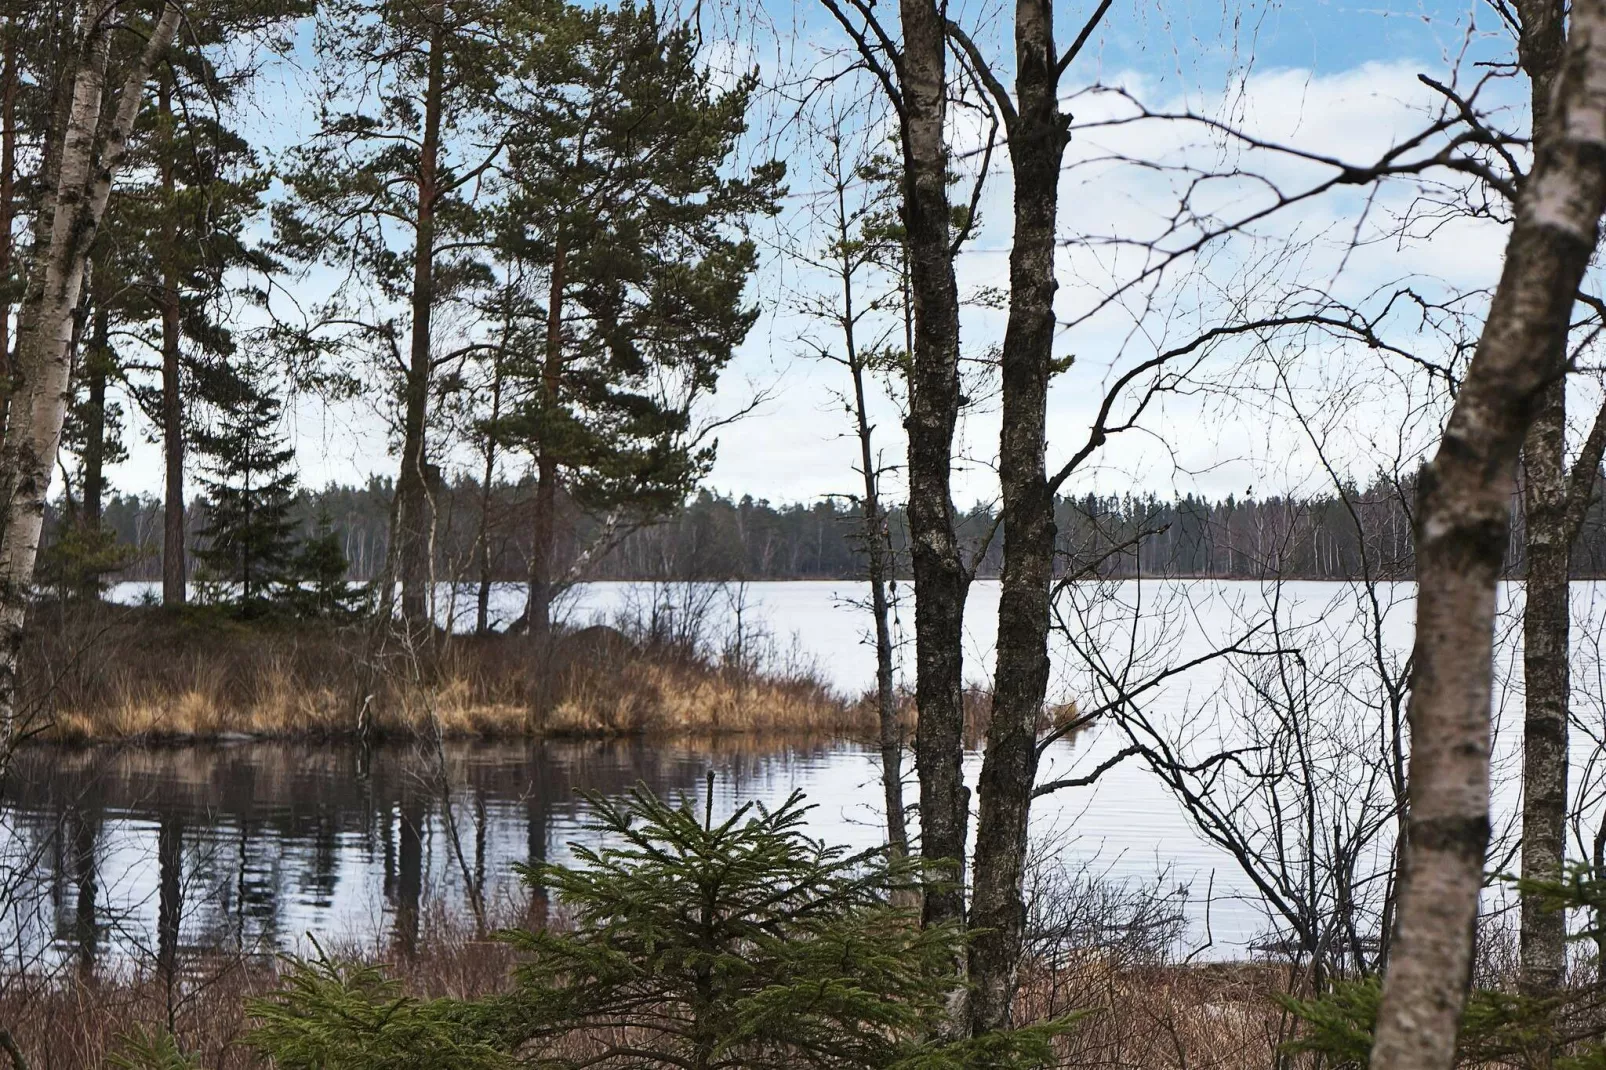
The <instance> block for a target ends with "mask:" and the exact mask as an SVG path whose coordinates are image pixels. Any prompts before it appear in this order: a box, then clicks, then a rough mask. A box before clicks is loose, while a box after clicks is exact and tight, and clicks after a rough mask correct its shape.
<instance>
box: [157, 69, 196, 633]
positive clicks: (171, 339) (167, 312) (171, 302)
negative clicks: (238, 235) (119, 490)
mask: <svg viewBox="0 0 1606 1070" xmlns="http://www.w3.org/2000/svg"><path fill="white" fill-rule="evenodd" d="M156 107H157V121H158V122H159V123H160V124H161V125H160V129H161V130H162V132H163V133H162V137H163V140H164V145H165V149H164V151H163V153H162V195H163V203H164V204H166V205H167V206H168V210H167V211H166V212H165V213H164V221H163V223H162V252H161V258H162V279H161V287H162V290H161V297H160V304H161V310H162V458H163V462H164V464H165V493H164V495H163V499H162V502H163V508H162V604H163V605H166V606H176V605H182V604H183V603H184V602H185V601H187V600H188V593H187V582H188V579H189V571H188V569H187V568H186V566H185V561H184V394H183V378H182V375H181V369H180V360H181V355H180V352H179V345H180V341H181V334H180V332H181V326H180V321H179V313H180V308H179V292H178V272H177V268H176V265H175V264H174V263H173V257H174V255H175V254H174V248H173V246H174V244H175V243H176V242H177V240H178V235H177V230H176V226H175V223H174V200H175V197H174V178H173V151H174V150H173V144H172V129H173V80H172V73H171V72H169V71H164V72H163V73H162V77H161V86H160V89H159V90H158V93H157V98H156Z"/></svg>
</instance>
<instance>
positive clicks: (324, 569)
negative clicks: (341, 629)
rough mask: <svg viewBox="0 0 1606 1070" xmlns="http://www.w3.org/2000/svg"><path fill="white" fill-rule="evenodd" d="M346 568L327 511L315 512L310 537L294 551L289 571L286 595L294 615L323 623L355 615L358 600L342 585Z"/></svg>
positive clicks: (339, 543)
mask: <svg viewBox="0 0 1606 1070" xmlns="http://www.w3.org/2000/svg"><path fill="white" fill-rule="evenodd" d="M350 568H351V562H349V561H348V560H347V559H346V551H345V548H344V547H343V546H342V545H341V540H340V533H339V532H337V531H336V530H335V523H334V519H333V518H332V517H330V515H329V511H328V510H327V509H321V510H319V512H318V517H317V520H316V521H314V524H313V530H312V534H311V535H310V536H308V537H307V538H306V539H304V540H302V543H301V546H300V548H299V549H297V550H296V555H295V561H294V562H293V567H292V570H291V583H290V586H289V588H288V590H287V595H288V597H289V598H290V600H291V602H292V604H293V605H294V606H295V609H296V612H297V613H298V614H300V615H301V616H305V617H323V618H326V619H331V618H339V617H346V616H350V615H351V614H352V613H354V612H356V609H357V602H358V597H359V596H358V594H357V592H355V591H353V590H352V585H351V584H350V583H348V582H347V581H346V573H347V572H348V571H349V570H350Z"/></svg>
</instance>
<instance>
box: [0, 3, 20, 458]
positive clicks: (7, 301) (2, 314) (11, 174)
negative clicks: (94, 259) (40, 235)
mask: <svg viewBox="0 0 1606 1070" xmlns="http://www.w3.org/2000/svg"><path fill="white" fill-rule="evenodd" d="M0 32H4V34H5V40H4V42H3V44H0V48H3V49H4V53H3V55H0V286H3V285H5V284H6V283H7V281H8V280H9V279H10V278H11V261H12V247H13V244H14V240H15V239H14V238H13V236H12V233H11V228H12V226H13V225H14V224H15V223H16V218H17V204H16V197H17V193H16V188H17V82H18V74H17V24H16V17H15V16H14V15H13V16H11V17H9V18H7V19H6V24H5V27H4V30H3V31H0ZM11 298H12V295H11V294H10V293H5V294H3V295H0V437H3V436H4V434H5V413H6V402H7V400H8V399H9V398H10V396H11V303H12V302H11Z"/></svg>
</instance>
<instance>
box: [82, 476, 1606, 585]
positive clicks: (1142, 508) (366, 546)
mask: <svg viewBox="0 0 1606 1070" xmlns="http://www.w3.org/2000/svg"><path fill="white" fill-rule="evenodd" d="M530 494H531V488H530V487H529V486H528V485H524V484H509V485H497V486H495V487H494V488H493V490H492V493H491V495H490V496H489V498H488V499H487V497H486V495H484V494H483V493H482V492H481V490H480V487H479V485H478V484H476V483H474V482H472V481H469V480H465V481H462V482H458V483H456V484H454V485H451V486H448V487H444V488H442V493H440V494H439V495H438V496H437V501H439V502H440V508H441V516H440V535H439V537H438V540H437V555H436V556H437V560H436V575H437V576H438V577H439V578H440V579H442V580H457V581H461V582H467V581H475V580H478V579H480V578H481V567H480V563H479V560H478V555H477V554H476V553H475V544H476V539H477V537H478V532H479V531H480V524H481V514H482V510H483V512H484V515H485V518H486V521H485V529H486V531H487V542H488V544H489V550H490V552H489V554H488V558H489V563H490V572H491V578H492V579H493V580H496V581H522V580H524V579H526V578H527V574H528V561H529V552H530V550H529V548H530V536H529V531H528V528H529V525H528V522H527V517H528V515H529V508H530V507H529V502H530ZM391 498H392V487H391V483H390V481H388V480H380V479H376V480H374V481H372V482H370V483H369V484H368V486H366V487H345V486H331V487H328V488H325V489H323V490H321V491H307V490H302V491H300V492H299V493H298V495H297V499H296V505H295V509H294V515H295V516H296V517H297V518H298V522H299V523H300V524H301V525H302V527H303V528H304V529H305V530H307V531H311V530H312V529H313V527H314V526H315V525H316V523H317V522H318V519H319V518H320V517H327V519H328V520H329V522H330V523H331V524H332V526H333V528H334V530H335V531H336V532H337V533H338V535H339V537H340V540H341V543H342V545H343V546H344V548H345V552H346V556H347V559H348V560H349V561H350V563H351V578H352V579H354V580H368V579H371V578H372V577H373V576H374V575H375V573H376V572H377V571H378V569H379V568H380V566H381V565H382V564H383V562H384V559H385V554H386V551H387V542H388V531H389V516H390V508H391ZM1409 502H1410V495H1409V491H1408V489H1399V488H1396V487H1393V486H1391V485H1388V484H1379V485H1376V486H1373V487H1369V488H1367V489H1365V490H1352V491H1348V492H1346V493H1345V494H1344V495H1342V496H1340V495H1338V494H1331V495H1326V496H1318V497H1310V498H1299V499H1296V498H1285V497H1268V498H1235V497H1232V496H1228V497H1227V498H1224V499H1221V500H1217V501H1210V500H1207V499H1204V498H1199V497H1194V496H1192V495H1187V496H1184V497H1181V498H1171V499H1165V498H1160V497H1158V496H1155V495H1152V494H1150V495H1145V496H1134V495H1124V496H1120V497H1116V496H1096V495H1089V496H1086V497H1082V498H1074V499H1072V498H1065V499H1061V500H1060V501H1059V502H1058V504H1057V507H1056V519H1057V523H1058V528H1059V544H1060V549H1061V564H1060V571H1061V574H1062V575H1063V574H1067V573H1072V572H1075V573H1077V574H1086V575H1089V576H1104V577H1123V576H1133V575H1151V576H1160V575H1169V576H1215V577H1227V578H1236V579H1258V578H1266V577H1282V578H1285V579H1321V580H1337V579H1355V578H1360V577H1362V576H1365V575H1367V574H1370V575H1372V576H1374V577H1378V578H1388V579H1401V578H1408V577H1409V576H1410V575H1411V570H1412V558H1411V538H1410V521H1409V513H1408V510H1409ZM562 511H563V513H564V522H563V523H562V524H561V525H560V529H561V538H562V540H563V542H564V543H566V550H567V558H568V560H570V561H579V560H582V558H583V559H584V561H585V563H584V565H583V566H578V567H576V568H575V569H574V576H575V578H579V579H592V580H730V579H749V580H818V579H855V578H858V577H860V576H862V575H863V569H864V552H863V526H862V521H861V519H860V513H859V510H858V507H857V505H856V504H854V503H852V502H850V501H847V500H839V499H823V500H821V501H817V502H814V503H812V504H800V503H793V504H774V503H771V502H768V501H765V500H762V499H754V498H752V497H751V496H744V497H742V498H739V499H738V498H730V497H725V496H722V495H719V494H716V493H712V492H709V491H702V492H700V493H698V494H697V495H696V496H695V497H694V498H692V499H691V500H690V501H689V502H687V503H686V504H685V505H684V506H683V507H682V508H681V509H680V510H679V511H678V512H676V513H675V514H674V515H673V516H671V517H670V518H669V519H667V520H663V521H661V522H658V523H653V524H649V525H644V526H638V527H635V528H632V529H629V530H618V529H615V530H613V531H612V533H611V534H608V533H607V532H606V530H605V528H604V525H603V523H602V522H601V521H599V520H597V519H595V518H592V517H586V516H582V515H579V514H577V513H576V511H575V510H574V509H573V508H572V507H569V506H565V507H564V508H563V510H562ZM1514 512H1515V514H1516V515H1515V516H1514V521H1515V522H1514V524H1513V528H1512V532H1511V541H1510V550H1509V552H1508V555H1507V568H1508V573H1510V574H1520V573H1521V571H1522V567H1523V565H1522V560H1521V547H1522V539H1523V534H1522V531H1523V525H1522V517H1521V510H1520V508H1518V509H1516V510H1514ZM185 519H186V526H187V527H188V528H189V529H190V531H191V538H192V539H194V540H196V541H204V540H203V539H202V537H201V536H200V534H199V533H200V532H201V531H202V529H204V527H205V525H206V503H205V501H204V500H201V501H199V502H197V503H195V504H194V505H193V506H192V507H191V509H190V510H189V512H188V514H187V515H186V518H185ZM162 520H163V518H162V506H161V502H160V500H158V499H156V498H154V497H140V496H129V495H121V496H116V497H113V498H111V499H109V500H108V502H107V505H106V509H105V524H106V526H107V528H109V529H110V530H112V531H113V532H115V534H116V537H117V540H118V542H119V543H121V544H123V545H125V546H127V547H130V548H132V550H133V558H132V564H131V565H130V566H129V567H128V568H127V569H125V570H123V571H122V572H120V573H118V574H117V575H116V576H114V577H111V578H113V579H126V580H156V579H159V578H160V576H161V560H160V557H161V553H160V551H161V536H162ZM53 526H54V525H52V527H53ZM959 530H960V531H961V533H962V535H963V536H964V538H965V541H966V545H967V547H968V551H969V553H970V554H971V555H972V558H971V559H972V560H973V561H974V560H976V558H977V555H980V560H979V562H978V563H977V565H976V574H977V575H978V576H980V577H984V578H990V577H996V576H997V575H998V571H999V567H1000V564H1001V560H1002V552H1001V547H1000V538H1001V533H1000V532H999V531H997V530H996V523H995V514H994V513H993V511H992V510H991V509H989V508H987V507H985V506H978V507H975V508H972V509H970V510H968V511H966V512H963V513H962V514H961V516H960V518H959ZM1360 532H1364V533H1365V537H1364V538H1362V537H1361V535H1360V534H1359V533H1360ZM887 534H888V537H889V539H890V540H891V543H892V545H893V548H894V549H895V551H896V552H897V554H898V556H899V560H900V562H901V563H902V567H901V568H900V571H901V572H906V571H907V544H908V538H907V531H906V527H905V524H904V514H903V510H902V508H901V507H899V508H894V509H892V510H891V511H890V513H889V516H888V532H887ZM989 534H990V535H991V538H990V540H989ZM984 543H985V544H986V551H985V553H982V552H981V550H982V546H983V544H984ZM1573 568H1574V573H1575V575H1578V576H1606V506H1603V505H1602V501H1601V495H1599V494H1597V495H1596V500H1595V503H1594V505H1593V506H1592V507H1591V510H1590V513H1589V518H1588V520H1587V521H1586V523H1585V525H1584V528H1583V532H1582V534H1581V536H1580V539H1579V546H1578V548H1577V550H1576V552H1575V553H1574V557H1573Z"/></svg>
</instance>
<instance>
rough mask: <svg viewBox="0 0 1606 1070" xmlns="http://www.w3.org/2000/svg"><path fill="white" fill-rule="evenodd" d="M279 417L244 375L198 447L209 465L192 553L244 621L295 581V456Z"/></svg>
mask: <svg viewBox="0 0 1606 1070" xmlns="http://www.w3.org/2000/svg"><path fill="white" fill-rule="evenodd" d="M279 410H280V405H279V400H278V398H276V397H274V396H273V394H272V393H271V391H270V390H269V389H268V388H267V387H266V385H265V384H264V382H263V380H262V378H261V376H260V375H259V374H258V373H257V372H256V371H255V370H254V369H250V368H247V369H245V370H244V371H243V372H242V373H241V375H240V376H239V378H238V379H237V380H236V381H235V384H234V397H233V398H232V400H231V403H230V404H227V405H225V406H223V407H222V410H221V413H220V415H219V418H218V422H217V424H216V426H214V427H212V428H209V429H207V430H205V431H203V432H201V433H200V434H198V435H197V436H196V441H195V444H196V447H197V448H198V449H199V451H200V452H201V453H202V454H204V455H205V456H206V458H207V462H208V463H207V473H208V474H207V475H205V476H203V477H202V479H201V483H202V485H203V486H204V487H205V488H206V495H207V522H206V526H205V527H204V528H203V529H202V531H201V536H202V539H203V545H202V547H201V548H200V550H199V551H198V552H197V554H198V556H199V558H200V560H201V562H202V564H203V565H204V566H205V568H206V573H207V578H208V579H209V580H212V581H215V582H219V583H223V584H227V585H229V587H230V588H231V590H232V592H233V595H234V597H233V601H234V602H235V603H236V605H238V607H239V609H240V612H241V613H242V614H243V615H247V616H249V615H253V614H256V613H259V612H261V611H262V610H263V608H264V607H265V605H266V603H267V602H268V600H269V599H270V597H271V596H272V595H273V593H274V591H275V589H276V588H277V587H279V586H280V585H282V584H284V583H286V582H289V581H291V580H292V579H293V570H292V565H293V564H294V562H295V555H296V539H295V530H296V525H295V523H294V521H293V520H292V519H291V515H290V513H291V507H292V506H293V504H294V502H295V493H296V477H295V473H294V472H293V471H291V469H290V463H291V460H292V458H293V457H294V456H295V451H294V449H292V448H291V447H290V446H288V445H287V444H286V442H285V438H284V435H283V432H282V431H281V430H280V426H279V425H280V411H279Z"/></svg>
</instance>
